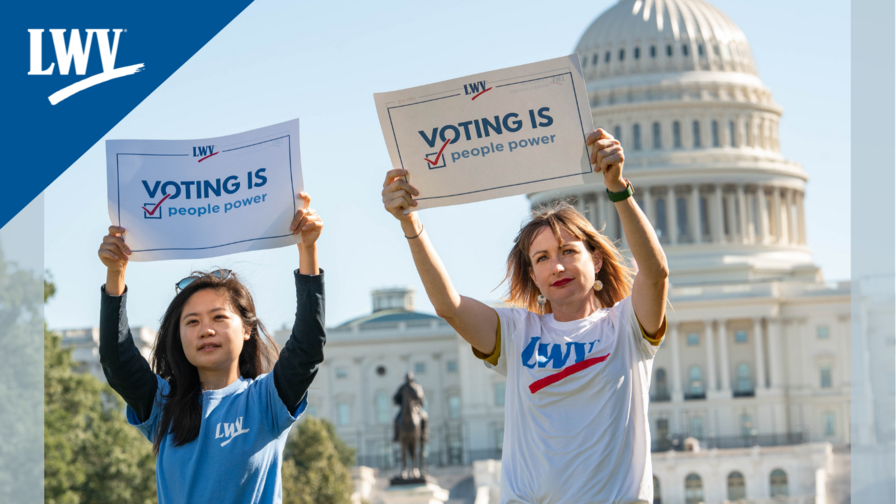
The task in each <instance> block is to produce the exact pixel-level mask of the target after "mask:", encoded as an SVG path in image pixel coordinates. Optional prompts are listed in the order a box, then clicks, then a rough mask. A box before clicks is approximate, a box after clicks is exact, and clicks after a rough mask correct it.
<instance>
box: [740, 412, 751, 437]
mask: <svg viewBox="0 0 896 504" xmlns="http://www.w3.org/2000/svg"><path fill="white" fill-rule="evenodd" d="M740 435H741V436H744V437H748V436H752V435H753V417H752V416H751V415H750V414H749V413H744V414H743V415H741V416H740Z"/></svg>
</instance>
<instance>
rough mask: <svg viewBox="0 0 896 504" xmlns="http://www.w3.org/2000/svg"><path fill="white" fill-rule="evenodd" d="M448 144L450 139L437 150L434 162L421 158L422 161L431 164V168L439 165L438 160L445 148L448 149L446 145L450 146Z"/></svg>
mask: <svg viewBox="0 0 896 504" xmlns="http://www.w3.org/2000/svg"><path fill="white" fill-rule="evenodd" d="M450 143H451V139H450V138H449V139H448V140H445V143H443V144H442V148H441V149H439V155H438V156H436V160H435V161H430V160H429V159H426V158H423V159H426V162H427V163H429V164H431V165H433V166H435V165H437V164H439V158H441V157H442V152H444V151H445V147H448V144H450Z"/></svg>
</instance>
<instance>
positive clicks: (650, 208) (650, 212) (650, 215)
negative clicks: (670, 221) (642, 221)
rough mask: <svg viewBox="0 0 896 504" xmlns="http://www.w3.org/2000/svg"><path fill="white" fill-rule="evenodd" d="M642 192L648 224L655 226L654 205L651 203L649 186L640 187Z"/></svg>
mask: <svg viewBox="0 0 896 504" xmlns="http://www.w3.org/2000/svg"><path fill="white" fill-rule="evenodd" d="M641 192H642V194H644V208H643V210H644V215H646V216H647V220H649V221H650V225H651V226H653V227H654V228H656V206H655V205H654V204H653V194H650V187H645V188H643V189H641Z"/></svg>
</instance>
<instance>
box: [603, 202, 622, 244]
mask: <svg viewBox="0 0 896 504" xmlns="http://www.w3.org/2000/svg"><path fill="white" fill-rule="evenodd" d="M601 203H602V204H603V208H602V209H601V210H602V212H601V214H603V215H602V217H603V219H604V222H606V224H607V228H606V232H605V233H606V235H607V236H609V237H610V238H611V239H613V240H615V239H617V238H619V237H620V234H619V229H618V226H616V208H615V207H614V206H613V205H614V203H613V202H612V201H610V199H609V198H607V197H606V195H604V196H603V197H602V198H601Z"/></svg>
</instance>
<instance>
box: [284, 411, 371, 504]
mask: <svg viewBox="0 0 896 504" xmlns="http://www.w3.org/2000/svg"><path fill="white" fill-rule="evenodd" d="M354 459H355V451H354V449H352V448H350V447H348V446H347V445H346V444H345V443H344V442H343V441H342V440H341V439H339V436H337V435H336V431H335V429H334V428H333V424H331V423H330V422H328V421H326V420H322V419H318V418H315V417H311V416H309V417H307V418H306V419H305V420H304V421H302V422H301V423H300V424H299V425H298V427H297V428H295V429H293V432H292V433H290V436H289V439H288V440H287V441H286V449H285V450H284V451H283V472H282V476H283V504H349V503H350V502H351V494H352V477H351V473H350V472H349V467H351V466H352V465H353V464H354Z"/></svg>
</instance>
